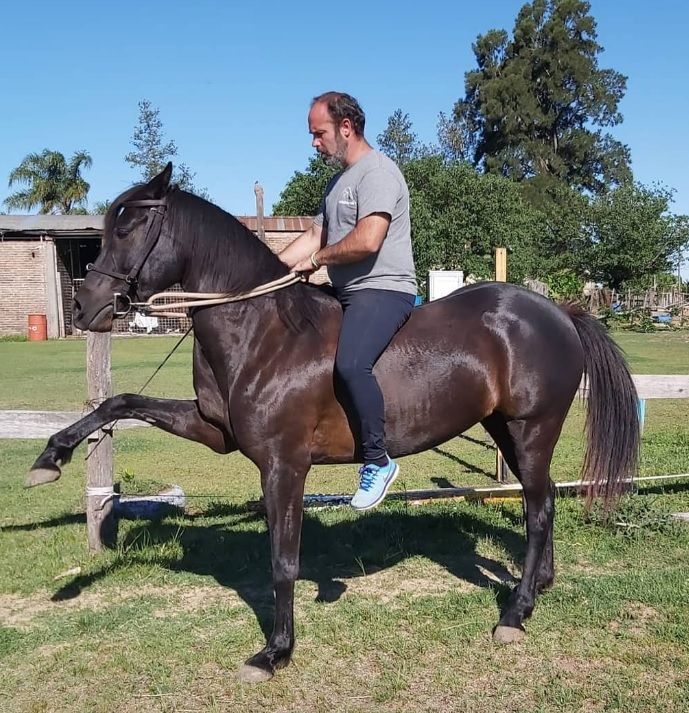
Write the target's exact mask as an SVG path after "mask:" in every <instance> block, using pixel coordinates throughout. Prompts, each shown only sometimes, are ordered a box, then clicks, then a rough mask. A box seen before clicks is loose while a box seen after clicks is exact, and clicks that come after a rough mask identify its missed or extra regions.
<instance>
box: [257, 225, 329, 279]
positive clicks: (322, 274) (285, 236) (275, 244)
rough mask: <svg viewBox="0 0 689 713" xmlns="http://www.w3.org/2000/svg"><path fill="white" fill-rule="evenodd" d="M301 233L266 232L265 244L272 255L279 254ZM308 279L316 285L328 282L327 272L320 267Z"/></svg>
mask: <svg viewBox="0 0 689 713" xmlns="http://www.w3.org/2000/svg"><path fill="white" fill-rule="evenodd" d="M302 232H303V231H297V232H295V233H285V232H272V231H270V230H266V239H265V243H266V245H267V246H268V247H269V248H270V249H271V250H272V251H273V252H274V253H279V252H280V251H281V250H284V249H285V248H286V247H287V246H288V245H289V244H290V243H291V242H292V241H293V240H294V239H295V238H298V237H299V236H300V235H301V233H302ZM309 279H310V281H311V282H313V283H314V284H316V285H320V284H322V283H323V282H329V281H330V280H329V278H328V271H327V269H326V268H325V267H322V268H321V269H320V270H317V271H316V272H314V274H313V275H312V276H311V277H310V278H309Z"/></svg>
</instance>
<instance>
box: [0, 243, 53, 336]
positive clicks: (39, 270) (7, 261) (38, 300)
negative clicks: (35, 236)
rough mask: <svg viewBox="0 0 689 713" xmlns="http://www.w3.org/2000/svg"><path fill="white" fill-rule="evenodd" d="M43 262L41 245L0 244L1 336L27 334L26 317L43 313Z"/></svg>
mask: <svg viewBox="0 0 689 713" xmlns="http://www.w3.org/2000/svg"><path fill="white" fill-rule="evenodd" d="M44 263H45V251H44V247H43V243H41V242H39V241H37V240H4V241H0V334H26V333H27V327H28V315H30V314H45V313H46V310H47V303H46V296H45V289H46V286H45V265H44Z"/></svg>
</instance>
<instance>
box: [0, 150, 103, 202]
mask: <svg viewBox="0 0 689 713" xmlns="http://www.w3.org/2000/svg"><path fill="white" fill-rule="evenodd" d="M91 164H92V160H91V156H90V155H89V154H88V153H87V152H86V151H77V152H75V153H74V155H73V156H72V157H71V158H70V159H69V161H67V159H66V158H65V157H64V155H63V154H61V153H60V152H59V151H52V150H50V149H44V150H43V151H42V152H41V153H40V154H39V153H31V154H29V155H28V156H26V157H25V158H24V160H23V161H22V162H21V163H20V164H19V166H17V167H16V168H15V169H14V170H13V171H12V172H11V173H10V176H9V185H10V186H13V185H15V184H19V185H24V186H25V188H23V189H21V190H19V191H16V192H15V193H13V194H11V195H10V196H8V197H7V198H6V199H5V205H6V206H7V207H8V208H9V209H10V210H27V211H28V210H32V209H33V208H35V207H38V210H39V213H42V214H46V213H52V214H69V213H76V212H78V210H79V209H80V207H81V206H83V204H84V203H85V202H86V198H87V195H88V192H89V184H88V183H87V182H86V181H85V180H84V178H83V177H82V175H81V171H82V169H83V168H90V167H91Z"/></svg>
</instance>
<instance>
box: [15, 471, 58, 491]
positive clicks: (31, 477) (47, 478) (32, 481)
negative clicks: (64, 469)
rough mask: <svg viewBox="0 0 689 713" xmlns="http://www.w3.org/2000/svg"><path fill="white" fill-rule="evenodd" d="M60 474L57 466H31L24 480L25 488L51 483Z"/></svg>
mask: <svg viewBox="0 0 689 713" xmlns="http://www.w3.org/2000/svg"><path fill="white" fill-rule="evenodd" d="M61 475H62V473H61V472H60V469H59V468H32V469H31V470H30V471H29V472H28V474H27V476H26V480H25V481H24V487H25V488H33V487H34V486H36V485H44V484H45V483H53V482H55V481H56V480H58V479H59V477H60V476H61Z"/></svg>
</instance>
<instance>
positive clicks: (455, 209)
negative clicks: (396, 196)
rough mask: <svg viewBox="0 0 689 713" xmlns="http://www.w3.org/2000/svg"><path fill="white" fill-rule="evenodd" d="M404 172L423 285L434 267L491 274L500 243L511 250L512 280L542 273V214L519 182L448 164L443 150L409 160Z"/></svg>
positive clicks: (415, 251) (414, 242) (510, 274)
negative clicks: (495, 251) (439, 153)
mask: <svg viewBox="0 0 689 713" xmlns="http://www.w3.org/2000/svg"><path fill="white" fill-rule="evenodd" d="M404 174H405V178H406V180H407V184H408V186H409V194H410V204H411V221H412V244H413V249H414V263H415V265H416V271H417V276H418V279H419V284H420V286H421V288H422V289H424V287H425V281H426V277H427V275H428V270H432V269H446V270H452V269H461V270H464V273H465V274H470V273H471V274H473V275H475V276H476V277H479V278H490V277H491V276H492V274H493V270H494V257H493V255H494V250H495V248H496V247H507V248H508V250H509V251H510V266H509V271H508V278H509V280H510V282H517V283H519V282H521V281H522V280H523V279H524V278H525V277H536V276H538V275H537V274H536V270H537V268H538V267H539V264H541V263H544V262H545V260H544V259H543V258H544V256H542V255H541V253H540V252H539V249H538V245H539V241H540V239H541V237H542V235H543V232H544V230H545V226H544V221H543V216H542V214H541V213H539V211H537V210H536V209H535V208H533V207H531V206H530V205H529V204H528V202H527V201H526V200H525V199H524V197H523V195H522V192H521V189H520V187H519V185H518V184H516V183H514V182H513V181H510V180H508V179H506V178H503V177H500V176H492V175H482V174H479V173H477V172H476V170H475V169H474V168H472V167H471V166H469V165H467V164H465V163H455V164H448V163H446V162H445V161H444V160H443V157H442V156H440V155H436V156H427V157H423V158H420V159H415V160H412V161H409V162H408V163H407V164H405V166H404Z"/></svg>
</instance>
